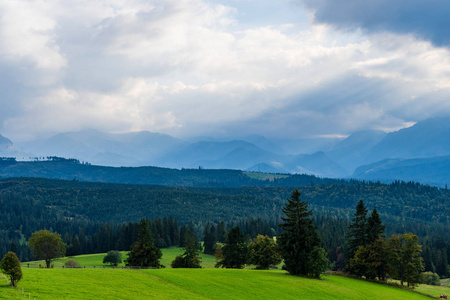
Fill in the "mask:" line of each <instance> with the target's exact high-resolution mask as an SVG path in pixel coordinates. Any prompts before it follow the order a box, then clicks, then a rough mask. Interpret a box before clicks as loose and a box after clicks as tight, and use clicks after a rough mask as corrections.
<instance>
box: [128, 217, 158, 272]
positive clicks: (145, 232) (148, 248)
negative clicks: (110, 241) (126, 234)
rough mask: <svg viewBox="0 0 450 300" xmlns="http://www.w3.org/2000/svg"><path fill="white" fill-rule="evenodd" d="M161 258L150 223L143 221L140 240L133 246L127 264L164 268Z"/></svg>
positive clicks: (139, 235) (140, 225)
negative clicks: (160, 261)
mask: <svg viewBox="0 0 450 300" xmlns="http://www.w3.org/2000/svg"><path fill="white" fill-rule="evenodd" d="M161 257H162V253H161V250H160V249H159V248H157V247H156V246H155V243H154V242H153V237H152V235H151V233H150V228H149V227H148V223H147V221H146V220H144V219H143V220H142V221H141V223H140V224H139V234H138V240H137V241H136V242H135V243H134V244H133V245H131V250H130V252H128V259H127V260H125V264H126V265H127V266H135V267H152V268H161V267H163V266H162V265H161V264H160V263H159V260H160V259H161Z"/></svg>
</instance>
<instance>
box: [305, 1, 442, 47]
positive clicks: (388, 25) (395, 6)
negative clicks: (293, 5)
mask: <svg viewBox="0 0 450 300" xmlns="http://www.w3.org/2000/svg"><path fill="white" fill-rule="evenodd" d="M297 2H300V3H303V4H305V5H306V7H307V8H309V9H312V10H314V11H315V21H317V22H320V23H328V24H332V25H334V26H336V27H338V28H357V27H360V28H362V29H364V30H367V31H369V32H378V31H391V32H396V33H402V34H404V33H406V34H407V33H412V34H414V35H416V36H417V37H419V38H422V39H426V40H430V41H431V42H432V43H433V44H435V45H437V46H450V35H449V32H450V20H449V14H450V1H448V0H428V1H423V0H409V1H404V0H403V1H398V0H397V1H396V0H394V1H392V0H366V1H361V0H298V1H297Z"/></svg>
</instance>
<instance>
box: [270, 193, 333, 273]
mask: <svg viewBox="0 0 450 300" xmlns="http://www.w3.org/2000/svg"><path fill="white" fill-rule="evenodd" d="M300 196H301V193H300V192H299V191H298V190H297V189H295V190H294V191H293V192H292V194H291V196H290V198H288V199H287V201H288V203H287V204H286V205H285V206H284V207H283V209H282V211H283V213H284V214H285V217H282V218H281V219H282V220H283V224H280V227H281V228H282V229H283V230H284V232H283V233H282V234H280V235H279V237H278V244H279V245H280V249H281V255H282V257H283V259H284V263H285V268H286V270H287V271H288V272H289V273H290V274H292V275H304V276H310V277H319V276H320V273H321V272H322V271H323V270H324V269H325V268H326V266H327V262H328V261H327V259H326V256H325V253H326V251H325V250H324V249H323V248H322V247H321V241H320V239H319V235H318V234H317V230H316V226H315V225H314V219H313V218H312V211H311V210H308V203H307V202H305V201H301V200H300Z"/></svg>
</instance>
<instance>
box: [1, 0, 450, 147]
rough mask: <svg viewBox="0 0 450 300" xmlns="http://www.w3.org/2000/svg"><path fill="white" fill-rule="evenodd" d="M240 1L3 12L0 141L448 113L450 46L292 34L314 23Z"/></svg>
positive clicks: (22, 7)
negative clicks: (91, 131)
mask: <svg viewBox="0 0 450 300" xmlns="http://www.w3.org/2000/svg"><path fill="white" fill-rule="evenodd" d="M231 3H233V5H234V6H233V7H231V6H230V5H229V4H228V3H226V2H220V1H219V0H215V1H214V3H212V2H207V1H202V0H183V1H179V0H178V1H175V0H166V1H144V0H142V1H140V0H132V1H129V0H127V1H126V0H114V1H87V0H83V1H75V0H73V1H72V0H66V1H56V0H55V1H33V2H29V1H24V0H16V1H6V2H2V4H0V15H1V16H2V18H1V22H2V24H3V25H5V26H2V27H0V34H1V35H2V37H5V38H6V41H9V40H11V41H13V42H12V43H11V44H8V43H3V42H2V43H1V44H0V76H2V81H1V82H0V87H2V91H5V92H4V97H2V98H0V104H1V105H2V110H1V111H0V130H1V131H2V133H3V134H4V135H6V136H8V137H10V138H12V139H13V140H17V139H19V138H21V139H28V138H32V137H33V136H36V135H39V134H42V133H47V134H51V133H55V132H58V131H74V130H81V129H86V128H95V129H99V130H104V131H129V130H150V131H156V132H163V133H169V134H174V135H177V136H180V137H183V136H193V135H204V134H211V135H216V134H222V135H233V134H238V135H243V134H253V133H258V134H262V135H267V136H275V137H283V136H284V137H292V136H295V137H297V136H309V137H310V136H331V135H333V136H336V135H337V136H340V135H347V134H349V133H351V132H353V131H355V130H362V129H369V128H398V127H399V126H402V124H405V122H416V121H418V120H422V119H425V118H427V117H430V116H435V115H438V114H447V113H448V114H450V104H448V101H447V99H448V96H449V95H450V74H449V72H448V71H447V70H449V69H450V52H449V51H448V49H447V48H445V47H436V46H435V44H433V43H431V42H429V41H427V40H423V39H421V38H420V37H418V36H415V35H411V34H401V33H399V32H385V31H383V32H378V31H371V32H370V34H369V33H368V31H367V30H339V29H336V27H335V26H330V25H329V24H319V23H317V22H313V23H311V24H308V25H305V22H307V18H306V21H305V20H304V19H302V20H299V22H298V23H296V22H291V21H292V20H293V17H292V15H293V14H294V12H295V10H293V9H298V10H299V12H298V14H299V16H305V15H306V12H305V11H304V10H302V9H301V7H299V6H287V5H289V3H288V2H286V1H281V2H279V3H278V2H277V3H275V2H271V3H270V8H272V9H274V7H273V6H274V5H275V6H276V5H278V6H279V7H280V9H281V11H286V10H287V9H288V8H289V9H290V10H291V11H292V12H291V15H290V16H289V21H290V23H283V22H282V20H281V19H278V18H277V19H276V20H275V19H273V18H272V19H271V22H270V23H267V22H264V20H265V19H264V16H263V15H262V16H260V19H258V20H257V21H255V22H253V23H252V22H250V21H247V22H245V24H243V23H242V21H241V20H242V19H243V18H244V14H243V12H242V11H241V10H240V9H241V6H240V5H239V3H241V2H240V1H233V2H231ZM242 3H244V2H242ZM320 3H321V4H320V5H321V6H320V7H319V6H318V5H319V4H317V7H318V8H317V12H316V19H317V18H319V17H320V13H319V12H320V11H319V8H321V9H322V8H323V9H325V8H326V7H328V6H326V2H320ZM352 3H353V2H352ZM28 4H29V5H28ZM244 4H245V9H246V10H247V11H250V10H251V6H252V5H256V4H253V2H252V1H246V2H245V3H244ZM266 4H267V3H266ZM291 4H292V3H291ZM242 5H243V4H242ZM310 5H312V4H310ZM355 5H356V4H355ZM257 17H258V16H257V15H255V14H253V15H252V19H255V18H257ZM13 37H20V38H19V39H18V41H20V40H22V41H23V42H17V41H16V40H14V39H13ZM8 39H9V40H8ZM3 88H4V89H3Z"/></svg>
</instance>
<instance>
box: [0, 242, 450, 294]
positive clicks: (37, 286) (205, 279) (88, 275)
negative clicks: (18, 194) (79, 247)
mask: <svg viewBox="0 0 450 300" xmlns="http://www.w3.org/2000/svg"><path fill="white" fill-rule="evenodd" d="M162 252H163V258H162V260H161V262H162V263H163V264H164V265H165V266H166V268H165V269H158V270H154V269H151V270H129V269H122V268H121V266H119V268H115V269H111V268H109V267H107V268H103V267H102V266H103V264H102V261H103V257H104V256H105V253H100V254H90V255H80V256H76V257H74V259H75V260H76V261H78V262H79V263H80V265H81V266H86V268H81V269H67V268H66V269H63V268H62V265H63V264H64V262H65V261H67V260H68V259H69V258H67V257H65V258H61V259H58V260H56V261H55V262H54V265H55V268H53V269H43V268H38V267H36V266H39V264H42V265H43V262H30V268H28V267H27V264H28V263H23V273H24V275H23V279H22V280H21V281H20V282H19V288H18V289H14V288H11V287H10V286H9V285H8V284H7V280H6V278H4V277H0V299H28V298H29V299H261V298H267V299H383V300H386V299H408V300H414V299H429V297H427V296H425V295H421V294H419V293H417V292H412V291H410V290H406V289H401V288H397V287H394V286H389V285H382V284H378V283H372V282H366V281H362V280H357V279H351V278H346V277H342V276H336V275H323V277H322V279H321V280H317V279H308V278H303V277H296V276H290V275H288V274H287V273H286V272H285V271H281V270H270V271H259V270H253V269H244V270H230V269H215V268H214V264H215V258H214V256H212V255H203V254H202V255H201V256H202V265H203V269H171V268H170V262H171V261H172V260H173V259H174V258H175V256H176V255H178V254H181V253H182V252H183V250H182V249H181V248H171V249H162ZM123 254H124V258H125V254H126V252H123ZM122 265H123V264H122ZM94 266H96V268H94ZM416 291H420V292H422V293H425V294H428V295H432V296H433V297H439V295H440V294H443V293H447V294H450V293H449V291H450V288H448V287H444V286H442V287H432V286H426V285H421V286H419V287H418V288H417V289H416Z"/></svg>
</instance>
